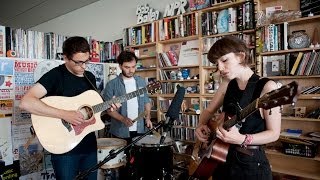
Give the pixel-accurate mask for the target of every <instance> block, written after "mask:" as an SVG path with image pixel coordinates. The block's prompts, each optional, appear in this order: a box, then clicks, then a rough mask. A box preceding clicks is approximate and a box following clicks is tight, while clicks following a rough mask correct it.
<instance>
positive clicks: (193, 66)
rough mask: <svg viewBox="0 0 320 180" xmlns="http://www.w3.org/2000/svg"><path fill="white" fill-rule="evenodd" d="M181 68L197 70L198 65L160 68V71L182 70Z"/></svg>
mask: <svg viewBox="0 0 320 180" xmlns="http://www.w3.org/2000/svg"><path fill="white" fill-rule="evenodd" d="M183 68H199V65H188V66H169V67H160V69H162V70H166V69H183Z"/></svg>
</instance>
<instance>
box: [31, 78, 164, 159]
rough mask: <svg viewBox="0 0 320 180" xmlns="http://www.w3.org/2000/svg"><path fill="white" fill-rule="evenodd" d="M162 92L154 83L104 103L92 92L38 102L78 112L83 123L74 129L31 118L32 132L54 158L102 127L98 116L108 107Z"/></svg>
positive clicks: (59, 121)
mask: <svg viewBox="0 0 320 180" xmlns="http://www.w3.org/2000/svg"><path fill="white" fill-rule="evenodd" d="M159 89H161V84H160V82H158V81H157V82H154V83H152V84H149V85H148V86H147V87H145V88H142V89H138V90H136V91H134V92H131V93H128V94H125V95H123V96H119V97H116V98H113V99H111V100H109V101H106V102H103V100H102V98H101V96H100V95H99V94H98V93H97V92H96V91H94V90H88V91H85V92H83V93H81V94H79V95H77V96H74V97H63V96H48V97H45V98H42V99H41V101H42V102H44V103H46V104H47V105H49V106H52V107H55V108H59V109H65V110H77V111H79V112H81V113H82V115H83V117H84V119H85V122H84V123H82V124H80V125H73V124H70V123H68V122H67V121H65V120H63V119H58V118H52V117H46V116H39V115H35V114H31V120H32V125H33V128H34V130H35V132H36V135H37V136H38V139H39V141H40V143H41V144H42V146H43V147H44V148H45V149H46V150H47V151H49V152H51V153H54V154H62V153H66V152H68V151H70V150H72V149H73V148H74V147H75V146H77V145H78V144H79V143H80V141H81V140H82V139H83V138H84V137H85V136H86V135H87V134H89V133H90V132H93V131H96V130H100V129H102V128H104V127H105V124H104V123H103V122H102V121H101V118H100V114H101V112H102V111H104V110H106V109H108V108H109V107H110V106H111V104H114V103H122V102H125V101H127V100H128V99H132V98H134V97H137V96H139V95H142V94H145V93H147V92H149V93H154V92H155V91H156V90H159Z"/></svg>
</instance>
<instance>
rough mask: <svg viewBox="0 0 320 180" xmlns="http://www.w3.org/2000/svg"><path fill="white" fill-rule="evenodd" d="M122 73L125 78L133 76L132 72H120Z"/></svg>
mask: <svg viewBox="0 0 320 180" xmlns="http://www.w3.org/2000/svg"><path fill="white" fill-rule="evenodd" d="M122 75H123V76H124V77H126V78H131V77H133V75H134V73H126V72H122Z"/></svg>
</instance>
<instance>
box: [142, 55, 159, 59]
mask: <svg viewBox="0 0 320 180" xmlns="http://www.w3.org/2000/svg"><path fill="white" fill-rule="evenodd" d="M156 57H157V56H156V55H154V56H142V57H138V59H139V60H145V59H154V58H156Z"/></svg>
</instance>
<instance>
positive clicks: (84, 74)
mask: <svg viewBox="0 0 320 180" xmlns="http://www.w3.org/2000/svg"><path fill="white" fill-rule="evenodd" d="M83 76H84V77H85V78H86V79H87V81H88V82H89V84H90V85H91V86H92V88H93V89H94V90H95V91H96V92H97V93H98V94H99V95H100V97H101V98H102V100H103V101H105V99H104V98H103V96H102V95H101V94H100V93H99V91H98V89H97V88H96V87H95V86H94V85H93V83H92V82H91V81H90V79H89V78H88V76H87V75H86V71H85V72H84V73H83Z"/></svg>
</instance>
